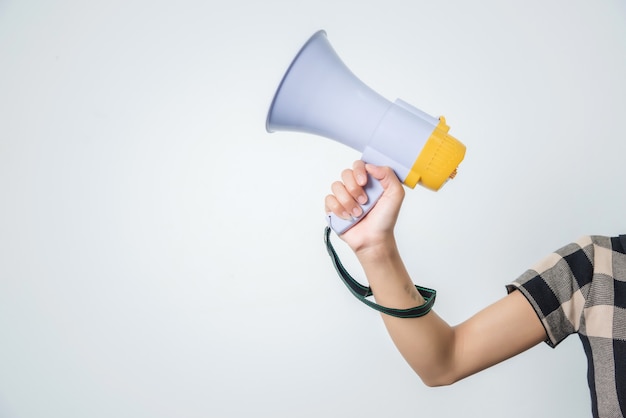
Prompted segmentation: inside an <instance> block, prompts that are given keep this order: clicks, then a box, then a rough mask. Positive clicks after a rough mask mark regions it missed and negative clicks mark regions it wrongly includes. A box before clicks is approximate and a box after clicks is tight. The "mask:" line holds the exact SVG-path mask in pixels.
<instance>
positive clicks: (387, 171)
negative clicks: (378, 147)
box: [365, 164, 402, 191]
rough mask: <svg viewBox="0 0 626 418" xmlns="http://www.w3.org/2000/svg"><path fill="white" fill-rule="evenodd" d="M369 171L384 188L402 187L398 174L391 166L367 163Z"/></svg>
mask: <svg viewBox="0 0 626 418" xmlns="http://www.w3.org/2000/svg"><path fill="white" fill-rule="evenodd" d="M365 169H366V170H367V172H368V173H369V174H370V175H371V176H372V177H374V178H375V179H376V180H378V181H379V182H380V184H381V185H382V186H383V189H385V190H386V191H387V190H390V189H395V188H398V187H399V188H402V185H401V184H400V180H399V179H398V176H396V174H395V173H394V171H393V170H392V169H391V168H390V167H383V166H378V165H374V164H365Z"/></svg>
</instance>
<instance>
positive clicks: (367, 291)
mask: <svg viewBox="0 0 626 418" xmlns="http://www.w3.org/2000/svg"><path fill="white" fill-rule="evenodd" d="M330 232H331V229H330V227H328V226H327V227H326V228H325V230H324V242H325V243H326V249H327V250H328V254H329V255H330V259H331V260H332V263H333V265H334V266H335V270H337V274H339V277H340V278H341V280H342V281H343V282H344V284H345V285H346V286H347V287H348V289H350V291H351V292H352V294H353V295H354V296H355V297H356V298H357V299H359V300H360V301H361V302H363V303H364V304H366V305H367V306H369V307H370V308H373V309H376V310H377V311H380V312H382V313H384V314H387V315H391V316H395V317H398V318H417V317H420V316H423V315H426V314H427V313H428V312H429V311H430V310H431V309H432V307H433V305H434V304H435V297H436V296H437V292H436V291H435V290H433V289H428V288H425V287H421V286H417V285H415V288H416V289H417V291H418V292H420V294H421V295H422V297H423V298H424V300H425V302H424V304H422V305H420V306H416V307H414V308H408V309H395V308H387V307H385V306H381V305H379V304H377V303H374V302H372V301H371V300H369V299H367V298H368V297H369V296H372V294H373V293H372V289H371V288H370V287H369V286H363V285H362V284H361V283H359V282H357V281H356V280H355V279H354V278H353V277H352V276H351V275H350V273H348V271H347V270H346V268H345V267H344V266H343V264H342V263H341V260H340V259H339V256H338V255H337V252H336V251H335V249H334V248H333V245H332V244H331V242H330Z"/></svg>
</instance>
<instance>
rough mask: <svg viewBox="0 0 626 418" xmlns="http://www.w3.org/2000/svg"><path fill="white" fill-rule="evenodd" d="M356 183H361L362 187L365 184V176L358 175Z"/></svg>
mask: <svg viewBox="0 0 626 418" xmlns="http://www.w3.org/2000/svg"><path fill="white" fill-rule="evenodd" d="M356 182H357V183H359V184H360V185H361V186H362V185H364V184H365V176H364V175H362V174H358V175H357V176H356Z"/></svg>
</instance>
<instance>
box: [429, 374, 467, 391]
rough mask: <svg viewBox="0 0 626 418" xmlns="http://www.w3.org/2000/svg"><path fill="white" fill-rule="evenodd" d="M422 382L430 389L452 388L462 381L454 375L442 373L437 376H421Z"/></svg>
mask: <svg viewBox="0 0 626 418" xmlns="http://www.w3.org/2000/svg"><path fill="white" fill-rule="evenodd" d="M420 378H421V379H422V382H423V383H424V384H425V385H426V386H428V387H429V388H438V387H443V386H451V385H453V384H455V383H456V382H458V381H459V380H461V379H460V378H459V377H457V376H455V375H454V374H452V373H442V374H438V375H435V376H420Z"/></svg>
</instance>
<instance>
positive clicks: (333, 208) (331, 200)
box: [324, 194, 352, 219]
mask: <svg viewBox="0 0 626 418" xmlns="http://www.w3.org/2000/svg"><path fill="white" fill-rule="evenodd" d="M324 206H325V208H324V210H325V211H326V213H331V212H332V213H334V214H335V215H337V216H339V217H340V218H342V219H351V218H352V217H351V216H350V214H349V213H348V211H347V210H346V208H344V207H343V206H341V203H339V201H338V200H337V198H336V197H335V196H333V195H331V194H329V195H328V196H326V199H325V200H324Z"/></svg>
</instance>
